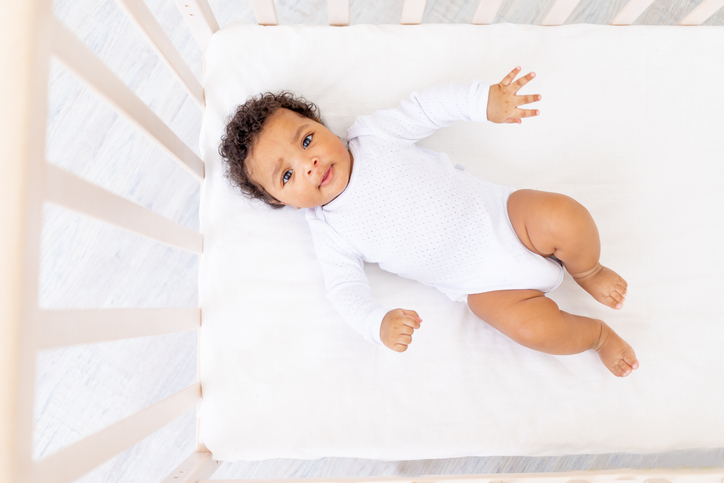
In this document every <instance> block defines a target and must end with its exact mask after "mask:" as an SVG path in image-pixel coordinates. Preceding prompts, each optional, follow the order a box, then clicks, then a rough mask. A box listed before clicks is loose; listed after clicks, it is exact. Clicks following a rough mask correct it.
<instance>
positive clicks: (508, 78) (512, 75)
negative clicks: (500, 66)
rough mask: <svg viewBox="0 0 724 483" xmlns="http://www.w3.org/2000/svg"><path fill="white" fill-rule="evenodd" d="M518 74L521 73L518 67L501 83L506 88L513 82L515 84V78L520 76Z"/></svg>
mask: <svg viewBox="0 0 724 483" xmlns="http://www.w3.org/2000/svg"><path fill="white" fill-rule="evenodd" d="M518 72H520V67H516V68H515V69H513V70H512V71H510V74H508V75H506V76H505V78H503V80H502V81H500V83H501V84H503V85H504V86H509V85H510V83H511V82H513V79H515V76H517V75H518Z"/></svg>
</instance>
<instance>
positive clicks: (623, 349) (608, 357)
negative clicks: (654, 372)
mask: <svg viewBox="0 0 724 483" xmlns="http://www.w3.org/2000/svg"><path fill="white" fill-rule="evenodd" d="M599 322H601V335H600V336H599V338H598V343H597V344H596V346H595V347H594V350H595V351H596V352H597V353H598V357H600V358H601V362H603V365H604V366H606V367H607V368H608V370H609V371H611V372H612V373H613V375H614V376H618V377H626V376H628V375H629V374H631V371H634V370H636V369H638V368H639V361H638V360H637V359H636V354H635V353H634V350H633V348H632V347H631V346H630V345H628V343H627V342H626V341H625V340H623V339H622V338H621V337H619V335H618V334H617V333H616V332H614V331H613V329H611V328H610V327H609V326H608V325H606V323H605V322H603V321H599Z"/></svg>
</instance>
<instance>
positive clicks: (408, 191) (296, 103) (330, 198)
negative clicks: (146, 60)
mask: <svg viewBox="0 0 724 483" xmlns="http://www.w3.org/2000/svg"><path fill="white" fill-rule="evenodd" d="M519 72H520V67H516V68H515V69H514V70H513V71H512V72H510V74H508V75H507V76H506V77H505V78H504V79H503V80H502V81H501V82H500V83H499V84H495V85H493V86H488V85H485V84H482V83H481V82H480V81H474V82H473V83H472V84H470V85H460V84H447V85H441V86H436V87H432V88H428V89H424V90H421V91H419V92H415V93H413V94H412V95H411V96H410V98H409V99H406V100H403V101H402V102H401V103H400V106H399V107H398V108H394V109H385V110H381V111H377V112H374V113H373V114H371V115H368V116H360V117H358V118H357V119H356V120H355V122H354V124H353V125H352V127H350V128H349V130H348V131H347V145H345V144H344V142H343V141H342V140H341V139H340V138H339V137H337V136H335V135H334V133H332V132H331V131H330V130H329V129H327V127H326V126H325V125H324V123H323V121H322V119H321V117H320V114H319V111H318V108H317V106H316V105H314V104H312V103H309V102H307V101H305V100H304V99H303V98H295V97H294V95H292V94H291V93H288V92H281V93H279V94H272V93H266V94H264V95H259V96H257V97H255V98H252V99H250V100H248V101H247V102H246V103H245V104H243V105H242V106H240V107H239V108H238V109H237V111H236V113H235V115H234V116H233V118H232V119H231V121H230V122H229V124H228V125H227V127H226V134H225V136H224V137H223V138H222V144H221V146H220V148H219V152H220V154H221V155H222V157H223V158H224V159H225V161H226V163H227V173H226V174H227V177H228V178H229V179H230V180H231V181H232V183H234V184H235V185H236V186H238V187H239V188H240V189H241V191H242V192H243V193H245V194H246V195H247V196H250V197H252V198H257V199H260V200H262V201H264V202H266V203H267V204H269V205H270V206H272V207H273V208H283V207H284V206H292V207H295V208H296V209H300V208H306V218H307V221H308V222H309V227H310V229H311V232H312V237H313V240H314V244H315V249H316V252H317V257H318V258H319V261H320V262H321V264H322V267H323V271H324V279H325V285H326V288H327V296H328V297H329V298H330V300H331V301H332V303H333V305H334V306H335V308H336V309H337V310H338V311H339V312H340V313H341V314H342V315H343V316H344V318H345V319H346V320H347V321H348V322H349V323H350V324H351V325H352V326H353V327H354V328H355V329H356V330H358V331H359V332H360V333H361V334H362V335H363V336H365V338H367V339H368V340H370V341H372V342H375V343H378V344H384V345H385V346H387V347H389V348H390V349H392V350H394V351H398V352H403V351H405V350H406V349H407V347H408V346H409V345H410V344H411V343H412V336H413V333H414V331H415V330H416V329H419V328H420V324H421V322H422V319H421V318H420V317H419V315H418V314H417V312H415V311H414V310H408V309H401V308H398V309H394V310H388V309H387V308H385V307H382V306H381V305H380V304H379V303H377V302H376V301H375V300H374V298H373V297H372V294H371V291H370V287H369V284H368V282H367V277H366V275H365V272H364V270H363V265H364V262H369V263H378V264H379V266H380V267H381V268H382V269H384V270H387V271H390V272H393V273H397V274H399V275H400V276H403V277H407V278H412V279H415V280H418V281H420V282H422V283H425V284H428V285H431V286H434V287H436V288H437V289H439V290H440V291H442V292H443V293H445V294H446V295H447V296H448V297H450V299H451V300H459V301H465V302H467V304H468V307H469V308H470V310H471V311H472V312H473V313H474V314H475V315H476V316H478V317H479V318H480V319H482V320H484V321H485V322H487V323H488V324H490V325H492V326H493V327H495V328H496V329H498V330H499V331H501V332H503V333H504V334H505V335H507V336H508V337H510V338H512V339H513V340H515V341H516V342H518V343H520V344H523V345H525V346H526V347H529V348H532V349H535V350H539V351H543V352H547V353H550V354H576V353H579V352H583V351H586V350H589V349H592V350H595V351H596V352H597V353H598V355H599V357H600V358H601V361H602V362H603V363H604V365H605V366H606V367H607V368H608V369H609V370H610V371H611V372H612V373H613V374H615V375H616V376H627V375H629V374H630V373H631V372H632V371H633V370H635V369H637V368H638V366H639V363H638V361H637V359H636V356H635V354H634V351H633V349H632V348H631V346H630V345H629V344H628V343H626V342H625V341H624V340H623V339H621V337H619V335H618V334H616V332H614V331H613V330H612V329H611V328H610V327H609V326H608V325H607V324H606V323H605V322H603V321H601V320H597V319H592V318H589V317H583V316H579V315H573V314H569V313H567V312H564V311H562V310H559V308H558V306H557V305H556V303H555V302H553V301H552V300H551V299H549V298H547V297H546V296H545V293H547V292H549V291H551V290H553V289H554V288H555V287H557V286H558V285H559V284H560V282H561V280H562V277H563V268H564V267H565V269H566V270H567V271H568V273H570V274H571V276H572V277H573V278H574V279H575V280H576V282H578V284H579V285H580V286H581V287H582V288H583V289H584V290H586V291H587V292H588V293H589V294H591V295H592V296H593V297H594V298H595V299H596V300H597V301H599V302H600V303H602V304H604V305H607V306H608V307H611V308H613V309H621V308H622V307H623V302H624V300H625V298H626V289H627V284H626V281H625V280H624V279H623V278H621V277H620V276H619V275H618V274H617V273H616V272H614V271H612V270H610V269H609V268H607V267H604V266H602V265H601V264H600V263H599V256H600V251H601V250H600V240H599V236H598V230H597V228H596V225H595V223H594V221H593V218H591V215H590V214H589V213H588V211H587V210H586V209H585V208H584V207H583V206H581V205H580V204H579V203H577V202H576V201H575V200H573V199H571V198H569V197H567V196H564V195H561V194H556V193H548V192H543V191H534V190H514V189H511V188H508V187H505V186H499V185H495V184H491V183H488V182H486V181H483V180H481V179H479V178H475V177H473V176H471V175H470V174H468V173H465V172H464V171H461V170H459V169H455V168H454V167H453V165H452V163H451V162H450V159H449V158H448V157H447V156H446V155H445V154H442V153H437V152H433V151H430V150H428V149H425V148H422V147H419V146H417V145H416V142H417V141H418V140H420V139H422V138H424V137H426V136H429V135H431V134H432V133H433V132H435V130H437V129H439V128H441V127H445V126H449V125H450V124H452V123H453V122H454V121H457V120H468V121H478V122H483V121H486V120H487V121H492V122H496V123H521V122H522V121H521V119H522V118H524V117H531V116H536V115H538V114H539V112H538V111H535V110H528V109H519V108H518V106H520V105H523V104H529V103H532V102H535V101H538V100H540V99H541V96H540V95H526V96H518V95H517V92H518V90H520V88H521V87H523V86H524V85H525V84H527V83H528V82H529V81H530V80H531V79H532V78H533V77H535V74H534V73H532V72H531V73H530V74H528V75H526V76H523V77H521V78H520V79H518V80H517V81H515V78H516V76H517V75H518V74H519Z"/></svg>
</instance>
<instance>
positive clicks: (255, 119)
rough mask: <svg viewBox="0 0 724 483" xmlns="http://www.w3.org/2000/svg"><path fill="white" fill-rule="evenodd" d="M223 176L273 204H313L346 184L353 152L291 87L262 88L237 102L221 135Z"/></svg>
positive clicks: (326, 199)
mask: <svg viewBox="0 0 724 483" xmlns="http://www.w3.org/2000/svg"><path fill="white" fill-rule="evenodd" d="M219 154H220V155H221V156H222V157H223V158H224V160H225V161H226V177H227V178H228V179H229V180H230V181H231V182H232V184H234V185H235V186H237V187H238V188H239V189H240V190H241V192H242V193H243V194H245V195H246V196H248V197H250V198H256V199H259V200H262V201H264V202H265V203H267V204H268V205H269V206H271V207H273V208H282V207H284V206H285V205H287V206H294V207H296V208H312V207H315V206H321V205H324V204H326V203H329V202H330V201H331V200H332V199H334V198H336V197H337V196H338V195H339V194H340V193H341V192H342V191H344V188H346V187H347V183H348V182H349V176H350V174H351V170H352V156H351V154H350V153H349V151H348V150H347V147H346V146H345V145H344V143H343V142H342V141H341V140H340V139H339V138H338V137H337V136H335V135H334V134H333V133H332V132H331V131H330V130H329V129H327V127H326V126H325V125H324V122H323V121H322V119H321V117H320V113H319V108H318V107H317V106H316V105H315V104H314V103H312V102H309V101H307V100H305V99H304V98H302V97H295V96H294V94H292V93H291V92H286V91H282V92H279V93H276V94H273V93H271V92H267V93H265V94H259V95H257V96H255V97H252V98H251V99H249V100H247V101H246V102H245V103H244V104H242V105H241V106H239V107H238V108H237V110H236V113H235V114H234V116H233V117H232V118H231V121H229V123H228V124H227V126H226V134H225V135H224V136H222V138H221V145H220V146H219Z"/></svg>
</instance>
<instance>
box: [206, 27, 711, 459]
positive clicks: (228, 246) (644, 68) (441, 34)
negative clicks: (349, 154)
mask: <svg viewBox="0 0 724 483" xmlns="http://www.w3.org/2000/svg"><path fill="white" fill-rule="evenodd" d="M517 65H520V66H522V68H523V69H522V71H523V73H527V72H530V71H534V72H536V74H537V77H536V78H535V79H534V80H533V81H531V82H530V83H529V84H528V85H527V86H525V87H524V88H523V89H522V90H521V91H520V94H541V95H542V96H543V100H542V101H540V102H538V103H536V104H535V105H534V106H535V107H534V108H537V109H539V110H540V111H541V115H540V116H539V117H537V118H532V119H525V120H524V121H523V124H522V125H519V126H518V125H498V124H492V123H482V124H478V123H466V122H457V123H455V124H454V125H453V126H451V127H449V128H445V129H442V130H439V131H438V132H437V133H435V134H434V135H433V136H431V137H429V138H427V139H425V140H423V141H422V142H421V143H420V145H422V146H424V147H427V148H429V149H433V150H439V151H444V152H446V153H447V154H448V155H449V156H450V158H451V159H452V161H453V162H454V163H458V164H462V165H464V166H466V169H467V171H469V172H470V173H472V174H474V175H476V176H480V177H482V178H484V179H487V180H489V181H491V182H494V183H499V184H505V185H509V186H513V187H517V188H534V189H541V190H548V191H556V192H561V193H565V194H567V195H570V196H572V197H574V198H575V199H577V200H578V201H580V202H581V203H583V204H584V205H585V206H586V207H587V208H588V209H589V211H590V212H591V213H592V214H593V217H594V218H595V220H596V222H597V224H598V227H599V231H600V234H601V240H602V247H603V254H602V262H603V263H604V264H606V265H608V266H610V267H611V268H613V269H614V270H616V271H618V272H619V273H620V274H621V275H623V276H624V277H625V278H626V279H627V280H628V283H629V295H628V298H627V300H626V304H625V307H624V309H623V310H621V311H614V310H611V309H608V308H607V307H604V306H602V305H600V304H598V303H597V302H595V301H594V300H593V299H592V298H591V297H590V296H588V295H587V294H586V293H585V292H583V290H581V289H580V288H579V287H578V286H577V285H576V284H575V282H573V280H572V279H570V277H569V276H568V275H566V279H565V280H564V282H563V284H562V285H561V287H559V288H558V289H557V290H555V291H554V292H552V293H551V294H549V295H550V296H551V298H553V299H554V300H555V301H556V302H557V303H558V304H559V306H560V307H561V308H562V309H563V310H567V311H569V312H573V313H579V314H582V315H588V316H592V317H598V318H602V319H604V320H606V321H607V322H608V323H609V324H610V325H611V326H612V327H613V328H614V329H615V330H616V331H617V332H618V333H619V334H620V335H621V336H622V337H624V338H625V339H626V340H627V341H628V342H629V343H631V344H632V346H633V347H634V348H635V350H636V353H637V356H638V358H639V360H640V362H641V367H640V369H639V370H638V371H636V372H634V373H633V374H632V375H631V376H629V377H628V378H624V379H619V378H616V377H614V376H612V375H611V374H610V373H609V372H608V371H607V370H606V369H605V368H604V367H603V365H602V364H601V363H600V361H599V360H598V357H597V356H596V355H595V353H592V352H587V353H583V354H579V355H573V356H552V355H547V354H543V353H539V352H535V351H533V350H530V349H527V348H525V347H522V346H520V345H518V344H516V343H514V342H512V341H511V340H510V339H508V338H506V337H505V336H503V335H502V334H500V333H498V332H496V331H495V330H494V329H492V328H491V327H489V326H487V325H486V324H485V323H483V322H481V321H480V320H478V319H477V318H476V317H475V316H474V315H473V314H472V313H471V312H470V311H469V310H468V308H467V306H466V305H464V304H462V303H453V302H450V301H449V300H448V299H447V298H446V297H445V296H444V295H443V294H442V293H439V292H437V291H435V289H432V288H430V287H427V286H424V285H422V284H419V283H417V282H414V281H411V280H406V279H402V278H400V277H398V276H396V275H392V274H389V273H385V272H383V271H381V270H380V269H379V268H378V267H377V266H372V265H368V266H367V267H366V271H367V273H368V276H369V279H370V283H371V285H372V290H373V292H374V294H375V295H376V296H377V298H378V300H379V301H380V302H381V303H382V304H384V305H387V306H389V307H390V308H394V307H404V308H409V309H414V310H416V311H417V312H418V313H419V314H420V316H421V317H422V318H423V319H424V323H423V326H422V328H421V329H420V330H418V331H416V333H415V336H414V339H413V343H412V345H411V346H410V348H409V350H408V351H407V352H405V353H402V354H399V353H396V352H393V351H391V350H389V349H387V348H385V347H383V346H374V345H371V344H369V343H367V342H365V341H364V340H363V339H362V337H361V336H359V335H358V334H357V333H356V332H354V331H353V330H352V329H351V328H349V327H348V326H347V325H346V324H345V323H344V322H343V321H342V320H341V319H340V317H339V316H338V315H337V314H336V313H335V312H334V309H333V308H332V305H331V303H330V302H329V301H328V300H327V299H326V298H325V296H324V283H323V280H322V273H321V268H320V267H319V266H318V264H317V262H316V259H315V255H314V249H313V246H312V241H311V237H310V234H309V232H308V228H307V225H306V221H305V220H304V214H303V212H302V211H296V210H294V209H284V210H281V211H273V210H271V209H269V208H267V207H266V206H264V205H261V204H260V203H258V202H250V201H247V200H246V199H245V198H243V197H241V196H240V195H238V194H236V193H234V191H233V190H232V189H231V188H230V186H229V184H228V182H227V180H226V179H225V178H224V177H223V167H222V165H221V159H220V157H219V155H218V152H217V149H218V144H219V139H220V136H221V134H222V131H223V127H224V123H225V121H226V118H227V116H228V115H229V114H230V113H231V112H232V111H233V109H234V107H235V106H236V105H238V104H240V103H242V102H243V101H244V100H245V99H246V98H247V97H248V96H250V95H254V94H256V93H258V92H261V91H276V90H280V89H289V90H292V91H294V92H297V93H299V94H303V95H304V96H305V97H307V98H308V99H310V100H312V101H314V102H316V103H317V104H318V105H319V106H320V108H321V111H322V116H323V118H324V119H325V120H326V121H327V124H328V126H329V127H330V129H331V130H332V131H333V132H335V133H336V134H338V135H340V136H342V137H343V139H344V136H345V132H346V129H347V127H349V126H350V125H351V123H352V121H353V119H354V117H355V116H357V115H360V114H368V113H371V112H373V111H374V110H376V109H381V108H386V107H392V106H397V105H398V103H399V101H400V100H401V99H402V98H404V97H407V96H409V94H410V93H411V92H413V91H414V90H418V89H420V88H424V87H428V86H431V85H435V84H439V83H444V82H463V83H467V82H469V81H470V80H472V79H473V78H481V79H486V80H487V81H489V82H490V83H497V82H499V81H500V80H501V79H502V78H503V77H504V76H505V75H506V74H507V73H508V72H509V71H510V70H511V69H512V68H514V67H515V66H517ZM722 77H724V28H720V27H701V28H692V27H646V26H633V27H609V26H592V25H580V24H579V25H568V26H563V27H537V26H528V25H510V24H497V25H492V26H472V25H423V26H397V25H396V26H392V25H385V26H361V25H360V26H352V27H345V28H339V27H310V26H305V27H301V26H277V27H261V26H257V25H249V24H239V23H236V24H232V25H229V26H227V27H225V28H224V29H222V30H221V31H219V32H217V33H216V34H215V35H214V37H213V38H212V40H211V43H210V44H209V47H208V50H207V53H206V70H205V79H204V88H205V95H206V103H207V109H206V112H205V115H204V121H203V127H202V135H201V153H202V157H203V159H204V161H205V162H206V179H205V181H204V183H203V187H202V196H201V211H200V218H201V220H200V221H201V229H202V232H203V234H204V254H203V256H202V257H201V264H200V273H199V303H200V306H201V309H202V319H203V325H202V329H201V346H200V351H201V353H200V356H201V383H202V387H203V398H204V399H203V403H202V405H201V413H200V417H201V440H202V442H203V443H204V444H205V445H206V446H207V447H208V448H209V450H211V451H212V453H213V454H214V457H215V458H217V459H221V460H226V461H231V460H239V459H244V460H259V459H268V458H318V457H323V456H353V457H360V458H373V459H399V460H403V459H427V458H443V457H456V456H473V455H480V456H483V455H554V454H575V453H608V452H634V453H649V452H659V451H667V450H675V449H687V448H716V447H724V411H722V401H724V357H723V352H724V317H723V316H722V313H723V311H724V293H723V292H724V281H723V280H722V278H723V275H724V251H723V250H722V248H721V247H720V245H721V243H722V236H723V235H724V210H723V209H722V208H724V141H722V137H723V136H722V132H723V131H724V129H723V128H724V117H722V113H724V89H722V88H721V86H720V84H721V79H722Z"/></svg>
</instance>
